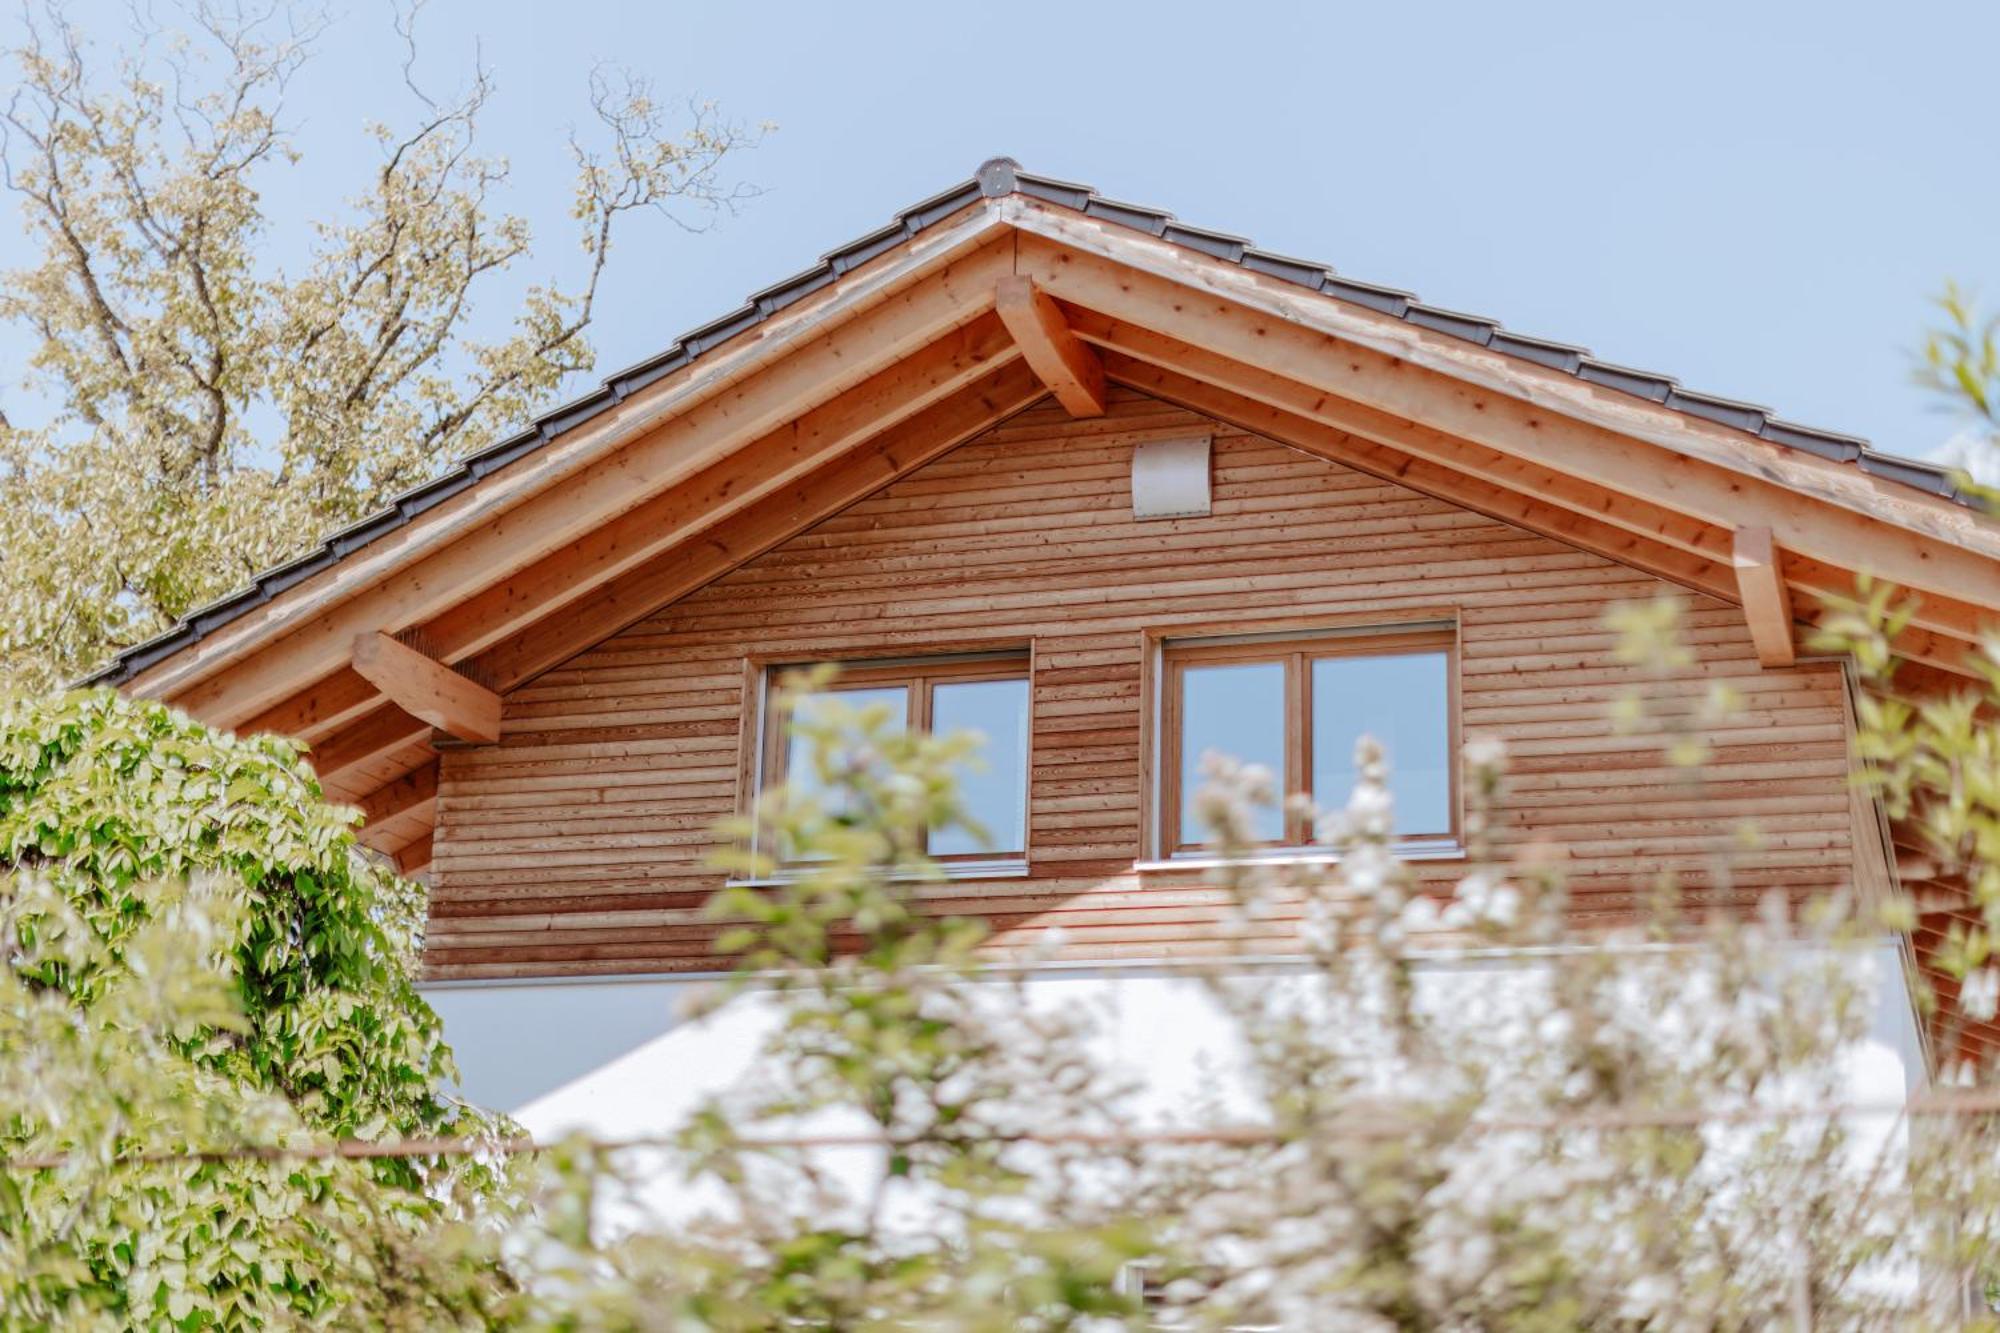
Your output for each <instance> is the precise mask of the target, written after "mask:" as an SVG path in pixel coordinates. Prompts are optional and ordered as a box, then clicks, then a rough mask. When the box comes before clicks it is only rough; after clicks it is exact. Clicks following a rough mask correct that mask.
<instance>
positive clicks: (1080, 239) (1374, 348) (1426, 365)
mask: <svg viewBox="0 0 2000 1333" xmlns="http://www.w3.org/2000/svg"><path fill="white" fill-rule="evenodd" d="M1004 205H1005V207H1004V211H1005V213H1006V215H1007V217H1008V220H1009V221H1011V222H1012V223H1013V224H1014V226H1015V227H1016V228H1017V231H1018V235H1017V237H1016V240H1015V262H1014V265H1013V269H1014V271H1015V272H1017V273H1025V274H1027V275H1029V276H1030V277H1032V278H1034V279H1035V280H1036V281H1037V282H1039V283H1041V284H1042V285H1043V286H1044V287H1045V288H1046V289H1047V290H1048V291H1049V293H1050V295H1052V296H1055V297H1056V298H1058V299H1059V300H1067V299H1070V297H1069V296H1068V295H1067V294H1066V293H1065V291H1063V290H1060V289H1059V288H1058V286H1057V285H1056V283H1055V282H1054V281H1053V280H1051V279H1050V278H1049V274H1050V273H1051V272H1054V271H1065V270H1067V271H1074V270H1075V264H1076V261H1078V260H1091V261H1106V260H1108V261H1111V263H1112V265H1113V267H1114V268H1115V269H1116V270H1117V272H1118V273H1119V274H1120V275H1121V276H1130V277H1133V278H1139V279H1164V280H1166V281H1168V282H1169V283H1170V284H1171V286H1172V287H1173V288H1174V290H1175V292H1176V293H1177V298H1176V299H1177V300H1178V301H1179V302H1180V304H1181V306H1182V308H1183V309H1184V310H1185V311H1186V312H1187V313H1188V314H1190V315H1195V316H1196V317H1198V318H1202V319H1204V320H1206V319H1207V318H1209V316H1210V314H1211V313H1212V312H1213V311H1214V309H1215V308H1216V304H1217V302H1216V298H1221V301H1222V302H1223V303H1224V304H1226V305H1230V306H1234V307H1235V309H1236V311H1237V312H1238V313H1242V314H1249V315H1251V316H1253V317H1256V318H1260V319H1262V320H1266V321H1268V320H1270V319H1275V320H1276V321H1277V322H1278V323H1280V324H1283V325H1286V326H1289V327H1292V328H1295V329H1298V330H1301V331H1304V332H1308V333H1317V334H1319V335H1321V336H1322V337H1326V338H1327V341H1330V342H1332V343H1336V344H1338V347H1339V349H1340V350H1337V351H1332V352H1331V353H1330V354H1328V355H1327V356H1326V360H1327V362H1328V364H1327V365H1326V367H1325V369H1326V370H1327V371H1328V372H1330V373H1333V374H1336V375H1338V374H1341V373H1344V372H1345V371H1347V370H1348V369H1350V367H1349V366H1348V365H1347V364H1345V361H1346V358H1345V353H1346V352H1347V351H1350V350H1353V351H1364V352H1368V353H1371V354H1372V355H1371V357H1370V358H1369V359H1370V360H1374V359H1376V358H1379V359H1380V360H1383V361H1387V362H1389V363H1390V364H1391V365H1392V366H1394V367H1400V368H1406V369H1408V370H1411V371H1414V372H1417V373H1415V374H1412V375H1407V376H1400V377H1398V376H1392V377H1391V379H1392V380H1393V381H1394V382H1396V383H1398V384H1400V385H1401V386H1403V388H1404V389H1415V388H1417V387H1418V386H1419V385H1421V384H1422V383H1423V382H1424V381H1425V380H1427V379H1430V378H1432V375H1433V374H1437V375H1441V376H1442V377H1444V378H1446V379H1447V380H1449V381H1451V382H1452V383H1454V384H1456V385H1458V386H1460V390H1461V391H1460V392H1458V393H1447V394H1444V395H1432V397H1433V398H1434V399H1437V400H1438V401H1439V403H1440V405H1441V403H1442V400H1444V399H1450V400H1452V402H1453V406H1454V407H1460V406H1462V407H1466V408H1469V409H1471V410H1473V411H1476V412H1477V411H1486V412H1490V411H1492V410H1493V406H1494V405H1493V404H1492V403H1491V402H1490V399H1491V398H1493V397H1499V398H1504V399H1507V400H1510V401H1512V402H1513V403H1514V404H1515V405H1516V406H1517V407H1519V408H1522V409H1526V410H1527V412H1528V415H1531V416H1538V415H1541V414H1544V413H1546V412H1554V413H1557V414H1560V415H1562V416H1565V417H1567V418H1569V419H1571V420H1573V421H1575V422H1577V423H1578V424H1580V425H1590V426H1593V427H1596V428H1597V429H1599V430H1601V431H1603V432H1605V433H1607V434H1611V435H1614V436H1618V437H1620V438H1623V439H1627V440H1630V441H1632V442H1634V443H1645V444H1650V445H1653V446H1655V447H1656V448H1657V449H1660V450H1662V451H1664V452H1667V453H1671V454H1673V455H1675V456H1676V457H1678V458H1681V459H1685V460H1686V461H1688V462H1700V463H1706V464H1708V465H1710V466H1712V467H1714V468H1716V469H1719V470H1723V471H1727V472H1729V473H1732V474H1734V475H1735V476H1736V477H1739V478H1744V479H1747V480H1750V481H1753V482H1772V483H1775V484H1776V485H1777V486H1778V487H1779V488H1780V489H1783V490H1785V491H1786V492H1788V493H1790V494H1792V495H1794V496H1798V497H1803V498H1805V499H1807V500H1809V501H1812V502H1814V503H1815V504H1818V503H1821V502H1824V503H1827V504H1833V505H1838V506H1841V507H1843V508H1845V509H1847V510H1849V511H1850V513H1852V514H1857V515H1859V514H1865V515H1868V516H1869V517H1871V518H1874V519H1877V520H1880V521H1881V523H1882V524H1883V525H1884V526H1885V527H1886V528H1889V529H1892V530H1895V531H1896V532H1897V533H1898V535H1900V536H1903V537H1912V538H1914V537H1922V538H1928V539H1930V540H1932V541H1933V542H1943V543H1947V544H1949V545H1951V546H1955V547H1958V548H1961V549H1963V550H1964V551H1966V552H1972V553H1978V554H1980V555H1983V556H1985V557H1986V558H1988V559H1989V560H1994V561H2000V524H1995V523H1994V522H1992V521H1991V519H1990V518H1989V517H1987V516H1985V515H1983V514H1981V513H1979V512H1977V511H1975V510H1974V509H1971V508H1968V507H1966V506H1964V505H1959V504H1954V503H1953V502H1951V501H1949V500H1946V499H1943V498H1941V497H1938V496H1934V495H1930V494H1927V493H1925V492H1923V491H1921V490H1919V489H1916V488H1913V487H1909V486H1903V485H1899V484H1896V483H1892V482H1886V481H1883V480H1881V479H1878V478H1876V477H1873V476H1870V475H1869V474H1868V473H1866V472H1864V471H1862V470H1861V469H1860V468H1857V467H1854V466H1853V465H1852V464H1847V463H1840V462H1835V461H1833V460H1830V459H1825V458H1820V457H1817V456H1815V455H1813V454H1812V453H1810V452H1807V451H1805V450H1799V449H1787V448H1784V447H1782V446H1778V445H1774V444H1772V443H1770V442H1768V441H1764V440H1760V439H1756V438H1753V437H1752V436H1750V435H1749V434H1747V433H1745V432H1743V431H1741V430H1738V429H1734V428H1732V427H1729V426H1725V425H1721V424H1718V423H1715V422H1710V421H1707V420H1704V419H1702V418H1700V417H1697V416H1694V415H1691V414H1688V413H1684V412H1678V411H1675V410H1673V409H1671V408H1668V407H1665V406H1662V405H1660V404H1657V403H1653V402H1649V401H1646V400H1645V399H1642V398H1638V397H1635V396H1633V395H1630V394H1625V393H1618V392H1607V391H1606V390H1604V389H1601V388H1599V387H1598V386H1596V385H1593V384H1590V383H1588V382H1585V381H1584V380H1581V379H1579V378H1577V377H1576V376H1574V375H1570V374H1566V373H1564V372H1563V371H1560V370H1556V369H1551V368H1548V367H1544V366H1540V365H1537V364H1535V363H1533V362H1531V361H1528V360H1525V359H1523V358H1520V357H1514V356H1508V355H1505V354H1503V353H1500V352H1496V351H1492V350H1490V349H1488V348H1485V347H1481V346H1480V345H1478V344H1477V343H1474V342H1471V341H1469V340H1467V339H1462V338H1455V337H1452V336H1450V335H1448V334H1442V333H1437V332H1434V331H1432V330H1429V329H1425V328H1423V327H1421V326H1420V325H1417V324H1413V323H1411V322H1409V321H1407V320H1403V319H1398V318H1396V317H1394V316H1392V315H1387V314H1383V313H1380V312H1377V311H1374V310H1369V309H1367V308H1365V307H1363V306H1359V305H1356V304H1354V303H1351V302H1343V301H1339V300H1334V299H1329V298H1328V297H1326V296H1324V295H1322V294H1320V293H1318V292H1315V291H1311V290H1308V289H1306V288H1304V287H1302V286H1301V285H1299V284H1298V283H1294V282H1288V281H1286V280H1284V279H1282V278H1276V277H1271V276H1268V275H1266V274H1263V273H1260V272H1258V271H1256V269H1255V268H1252V267H1248V266H1245V265H1241V264H1232V263H1229V262H1227V261H1225V260H1222V259H1218V258H1214V257H1212V256H1209V255H1206V254H1202V253H1200V252H1199V251H1195V250H1192V249H1190V248H1189V247H1187V246H1184V245H1178V244H1175V243H1174V242H1171V241H1167V240H1163V239H1160V238H1157V237H1153V236H1150V235H1147V234H1145V233H1143V232H1138V231H1135V230H1133V229H1132V228H1130V227H1125V226H1119V225H1117V224H1115V223H1110V222H1107V221H1105V220H1104V219H1101V218H1093V217H1086V216H1084V215H1082V214H1080V213H1076V212H1074V211H1072V210H1069V209H1065V208H1062V207H1060V206H1059V205H1054V204H1049V203H1045V202H1043V201H1040V200H1035V199H1029V198H1024V197H1015V198H1011V199H1008V200H1006V201H1004ZM1133 285H1134V287H1135V288H1136V287H1138V286H1139V285H1141V284H1139V283H1135V284H1133ZM1086 304H1088V303H1086ZM1099 308H1104V307H1099ZM1352 369H1356V370H1360V369H1361V367H1352ZM1357 396H1358V395H1357ZM1503 415H1504V414H1503ZM1772 532H1773V534H1774V535H1775V536H1776V537H1777V538H1778V540H1779V542H1780V543H1781V544H1782V545H1783V546H1784V547H1785V549H1786V551H1787V552H1791V551H1795V550H1797V549H1798V547H1797V545H1796V543H1794V542H1792V541H1789V540H1788V539H1787V537H1786V531H1785V528H1784V527H1783V526H1782V525H1778V524H1773V525H1772ZM1899 545H1900V546H1901V549H1902V550H1903V551H1909V550H1912V549H1913V545H1914V544H1912V543H1901V544H1899ZM1891 577H1894V576H1891ZM1899 581H1902V582H1905V583H1907V584H1908V585H1909V586H1918V585H1917V583H1916V582H1915V581H1914V580H1899ZM1933 591H1944V589H1934V590H1933Z"/></svg>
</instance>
